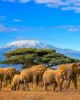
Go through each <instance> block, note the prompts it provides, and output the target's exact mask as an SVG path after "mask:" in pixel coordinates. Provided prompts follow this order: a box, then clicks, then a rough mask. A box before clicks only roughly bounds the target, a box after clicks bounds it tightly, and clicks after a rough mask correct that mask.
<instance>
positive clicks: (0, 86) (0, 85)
mask: <svg viewBox="0 0 80 100" xmlns="http://www.w3.org/2000/svg"><path fill="white" fill-rule="evenodd" d="M1 88H2V82H1V81H0V91H1Z"/></svg>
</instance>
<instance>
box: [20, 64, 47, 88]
mask: <svg viewBox="0 0 80 100" xmlns="http://www.w3.org/2000/svg"><path fill="white" fill-rule="evenodd" d="M46 69H47V67H46V66H45V65H43V64H40V65H35V66H32V67H31V68H27V69H24V70H23V71H22V72H21V74H20V75H21V80H22V81H24V90H30V89H29V86H28V83H30V82H33V83H34V84H35V87H36V86H38V83H39V81H42V75H43V73H44V72H45V70H46Z"/></svg>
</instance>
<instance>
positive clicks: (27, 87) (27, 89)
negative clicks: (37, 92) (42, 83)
mask: <svg viewBox="0 0 80 100" xmlns="http://www.w3.org/2000/svg"><path fill="white" fill-rule="evenodd" d="M26 91H30V89H29V86H28V83H26Z"/></svg>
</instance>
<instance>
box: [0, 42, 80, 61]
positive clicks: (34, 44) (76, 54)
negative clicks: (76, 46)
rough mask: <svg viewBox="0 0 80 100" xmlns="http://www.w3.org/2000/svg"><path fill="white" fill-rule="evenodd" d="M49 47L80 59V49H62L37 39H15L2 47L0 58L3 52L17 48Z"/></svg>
mask: <svg viewBox="0 0 80 100" xmlns="http://www.w3.org/2000/svg"><path fill="white" fill-rule="evenodd" d="M29 47H31V48H42V49H44V48H48V49H55V50H56V52H58V53H61V54H64V55H66V56H69V57H72V58H77V59H80V51H76V50H71V49H61V48H58V47H55V46H52V45H49V44H45V43H42V42H39V41H36V40H19V41H14V42H11V43H9V44H7V45H6V46H4V47H1V48H0V59H2V58H3V54H4V53H6V52H8V51H11V50H15V49H18V48H29Z"/></svg>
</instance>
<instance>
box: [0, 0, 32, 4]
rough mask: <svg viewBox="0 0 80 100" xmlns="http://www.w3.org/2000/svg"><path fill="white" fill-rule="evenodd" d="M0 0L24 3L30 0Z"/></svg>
mask: <svg viewBox="0 0 80 100" xmlns="http://www.w3.org/2000/svg"><path fill="white" fill-rule="evenodd" d="M0 1H4V2H21V3H26V2H29V1H31V0H0Z"/></svg>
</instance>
